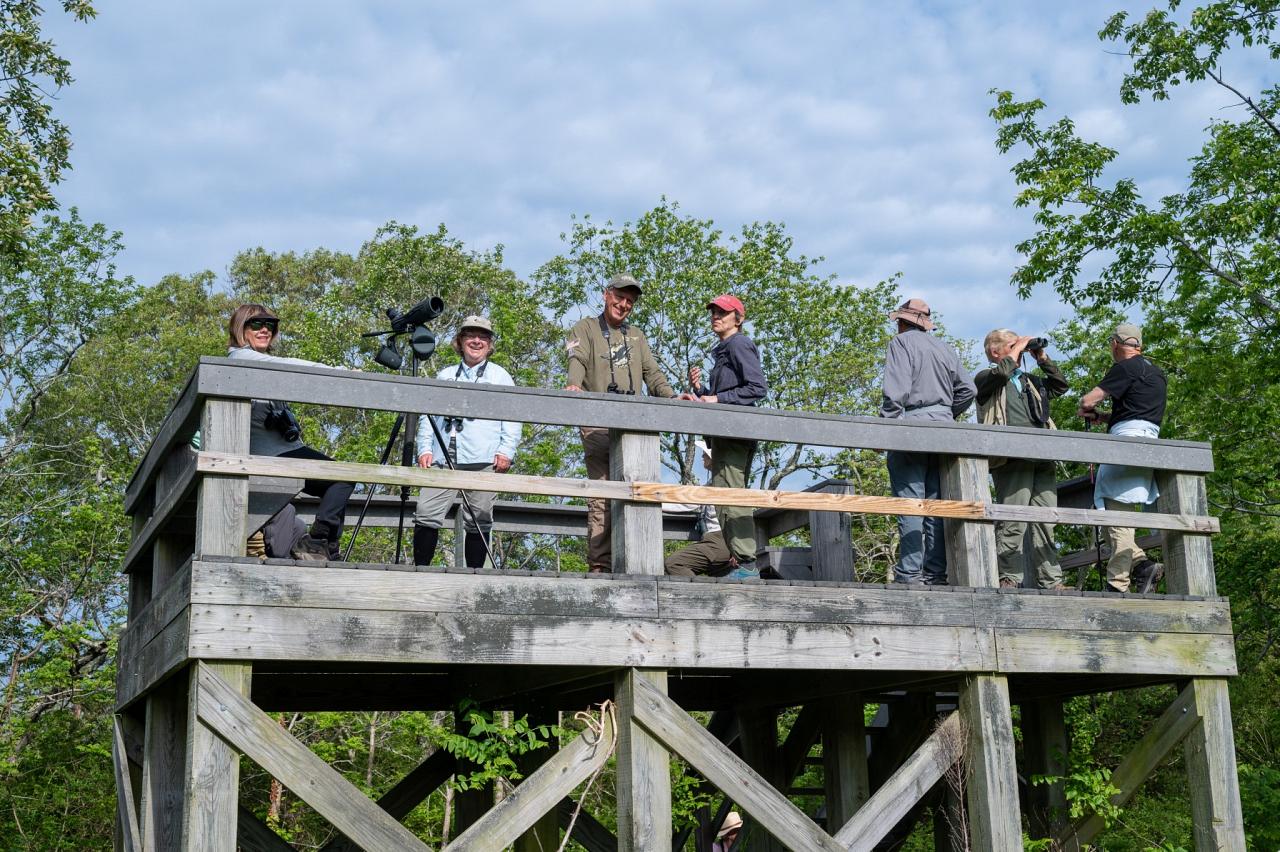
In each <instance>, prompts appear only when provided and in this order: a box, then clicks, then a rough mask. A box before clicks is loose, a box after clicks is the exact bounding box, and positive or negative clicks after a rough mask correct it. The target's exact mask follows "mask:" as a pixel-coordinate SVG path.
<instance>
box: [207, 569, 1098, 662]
mask: <svg viewBox="0 0 1280 852" xmlns="http://www.w3.org/2000/svg"><path fill="white" fill-rule="evenodd" d="M605 582H607V581H605ZM191 620H192V621H191V636H190V649H191V654H192V656H195V657H201V658H205V659H238V660H299V659H309V660H327V661H334V662H357V661H367V662H405V663H410V662H414V663H452V662H458V661H459V660H462V659H465V660H467V661H468V662H471V663H483V664H496V663H505V664H513V665H555V666H564V665H568V666H574V665H581V664H582V662H583V660H584V659H586V658H587V657H589V658H590V659H591V661H592V662H593V663H596V664H598V665H601V666H640V667H649V668H677V667H679V668H684V667H690V668H717V667H725V668H752V669H754V668H768V669H786V668H815V669H847V670H881V671H885V670H927V671H990V670H992V669H993V668H994V667H995V663H996V655H995V646H994V642H993V641H992V637H991V632H990V631H989V630H977V629H964V628H955V627H894V626H879V625H873V626H868V627H859V626H850V625H839V624H834V625H827V624H742V623H736V624H730V623H726V624H717V623H715V622H710V621H703V622H689V621H652V620H641V619H612V618H608V619H580V618H554V617H549V616H505V615H504V616H499V615H453V614H449V613H440V614H437V615H432V614H421V613H397V612H369V611H360V610H337V609H333V610H319V609H305V610H299V609H293V608H289V607H245V606H239V607H229V606H216V607H209V606H200V607H193V608H192V609H191ZM922 647H924V648H929V653H928V654H927V655H922V654H921V653H920V648H922ZM584 649H588V650H587V651H585V652H584ZM584 654H586V656H584ZM1060 659H1061V661H1062V662H1063V666H1064V671H1080V670H1085V668H1084V667H1085V666H1086V665H1087V664H1088V661H1087V660H1085V659H1079V660H1074V661H1073V660H1071V659H1070V658H1068V657H1066V656H1065V655H1064V656H1062V657H1061V658H1060Z"/></svg>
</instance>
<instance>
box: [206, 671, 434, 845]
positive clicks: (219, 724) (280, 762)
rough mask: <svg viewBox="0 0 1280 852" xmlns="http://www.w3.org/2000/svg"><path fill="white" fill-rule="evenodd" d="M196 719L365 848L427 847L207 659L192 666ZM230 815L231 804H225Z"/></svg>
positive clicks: (233, 809)
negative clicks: (221, 673) (293, 735)
mask: <svg viewBox="0 0 1280 852" xmlns="http://www.w3.org/2000/svg"><path fill="white" fill-rule="evenodd" d="M192 669H193V672H194V674H193V677H192V693H193V696H194V698H193V702H194V703H195V705H196V708H197V718H198V720H199V722H200V723H201V724H203V725H207V726H208V727H209V728H211V729H212V730H213V731H214V732H216V734H217V735H218V736H219V737H221V738H223V739H225V740H226V742H227V743H229V744H230V745H232V746H234V747H235V748H236V749H237V750H239V751H240V752H242V753H243V754H244V755H245V756H246V757H248V758H249V759H250V760H252V761H254V762H255V763H257V764H258V765H259V766H261V767H262V768H263V769H265V770H266V771H267V772H269V773H270V774H271V775H272V776H273V777H275V778H277V779H279V781H280V783H281V784H283V785H284V786H285V787H287V788H288V789H289V790H290V791H292V792H293V794H294V795H295V796H297V797H298V798H300V799H302V801H304V802H306V803H307V804H308V805H310V806H311V807H312V808H314V809H315V811H316V813H318V814H320V816H322V817H324V818H325V819H327V820H328V821H329V822H331V823H333V825H334V827H335V828H337V829H338V830H339V831H341V832H342V833H343V834H344V835H346V836H347V837H350V838H352V839H353V840H355V842H356V843H358V844H360V845H361V846H363V847H365V848H366V849H388V850H410V852H427V848H428V847H427V846H426V844H424V843H423V842H422V841H421V840H419V839H418V838H417V837H415V836H414V835H413V834H412V833H411V832H410V831H409V830H408V829H406V828H405V827H404V826H402V825H401V824H400V823H398V822H397V821H396V820H395V819H394V818H392V817H391V816H390V815H389V814H387V813H386V812H385V811H383V810H382V809H381V808H379V807H378V806H377V805H376V804H374V803H373V802H372V801H370V800H369V798H368V797H367V796H365V795H364V794H363V793H361V792H360V790H359V789H358V788H356V787H355V786H354V785H353V784H351V783H350V782H349V781H347V780H346V779H345V778H343V777H342V776H341V775H339V774H338V773H337V772H335V771H334V770H333V769H332V768H331V767H330V766H329V765H328V764H326V763H325V762H324V761H323V760H321V759H320V758H319V757H317V756H316V755H315V754H314V753H313V752H312V751H311V750H310V749H309V748H307V747H306V746H304V745H303V744H302V743H300V742H298V741H297V740H296V739H294V738H293V737H291V736H289V734H287V733H286V732H284V731H282V730H281V729H280V726H279V725H278V724H276V721H275V720H274V719H272V718H271V717H270V716H268V715H267V714H266V713H263V712H262V711H261V710H259V709H258V708H257V707H255V706H253V704H251V703H250V702H249V700H248V699H247V698H245V697H244V696H243V695H242V694H241V692H240V691H239V690H238V689H237V688H236V686H235V685H233V684H230V683H227V682H226V681H225V680H223V678H222V677H221V676H220V675H219V674H218V673H217V671H216V670H215V669H214V668H213V667H212V666H210V665H209V664H207V663H196V664H195V665H194V666H193V667H192ZM230 811H231V814H232V815H233V816H234V815H235V813H236V808H235V806H234V805H232V807H231V808H230Z"/></svg>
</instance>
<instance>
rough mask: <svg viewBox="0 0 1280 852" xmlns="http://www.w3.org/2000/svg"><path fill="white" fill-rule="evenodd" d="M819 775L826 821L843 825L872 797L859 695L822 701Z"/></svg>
mask: <svg viewBox="0 0 1280 852" xmlns="http://www.w3.org/2000/svg"><path fill="white" fill-rule="evenodd" d="M820 706H821V708H822V777H823V786H824V787H825V796H826V804H827V825H829V826H842V825H844V824H845V823H847V822H848V821H849V820H851V819H852V818H853V815H854V814H855V813H857V812H858V809H859V808H861V807H862V805H863V804H864V803H865V802H866V801H867V799H869V798H870V797H871V779H870V775H869V771H868V766H867V732H866V716H865V711H864V710H863V703H862V696H861V695H853V696H848V697H840V698H829V699H827V700H825V701H823V702H822V704H821V705H820Z"/></svg>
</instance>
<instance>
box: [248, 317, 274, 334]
mask: <svg viewBox="0 0 1280 852" xmlns="http://www.w3.org/2000/svg"><path fill="white" fill-rule="evenodd" d="M244 325H245V328H247V329H249V330H250V331H262V330H263V329H264V328H269V329H271V333H272V334H275V333H276V329H278V328H280V321H279V320H273V319H261V318H255V319H251V320H249V321H248V322H246V323H245V324H244Z"/></svg>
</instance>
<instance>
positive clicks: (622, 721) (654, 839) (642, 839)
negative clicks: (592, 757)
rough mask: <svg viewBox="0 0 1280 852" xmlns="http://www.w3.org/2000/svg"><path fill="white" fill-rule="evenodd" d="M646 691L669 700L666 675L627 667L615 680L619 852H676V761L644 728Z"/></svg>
mask: <svg viewBox="0 0 1280 852" xmlns="http://www.w3.org/2000/svg"><path fill="white" fill-rule="evenodd" d="M641 689H644V690H647V691H648V692H651V693H653V694H654V695H659V696H662V697H663V699H664V700H666V692H667V673H666V672H664V671H641V670H638V669H625V670H623V671H620V672H618V674H617V677H616V679H615V680H614V704H615V706H616V707H617V713H618V756H617V781H616V787H617V804H618V850H619V852H671V768H670V762H671V759H670V757H669V756H668V754H667V751H666V749H665V748H664V747H663V745H662V743H661V742H660V741H659V740H657V739H655V738H654V737H653V736H652V734H651V732H650V731H649V730H648V729H647V728H645V727H643V726H641V725H640V724H639V719H638V713H639V707H638V703H639V698H638V697H637V695H638V693H639V691H640V690H641Z"/></svg>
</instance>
